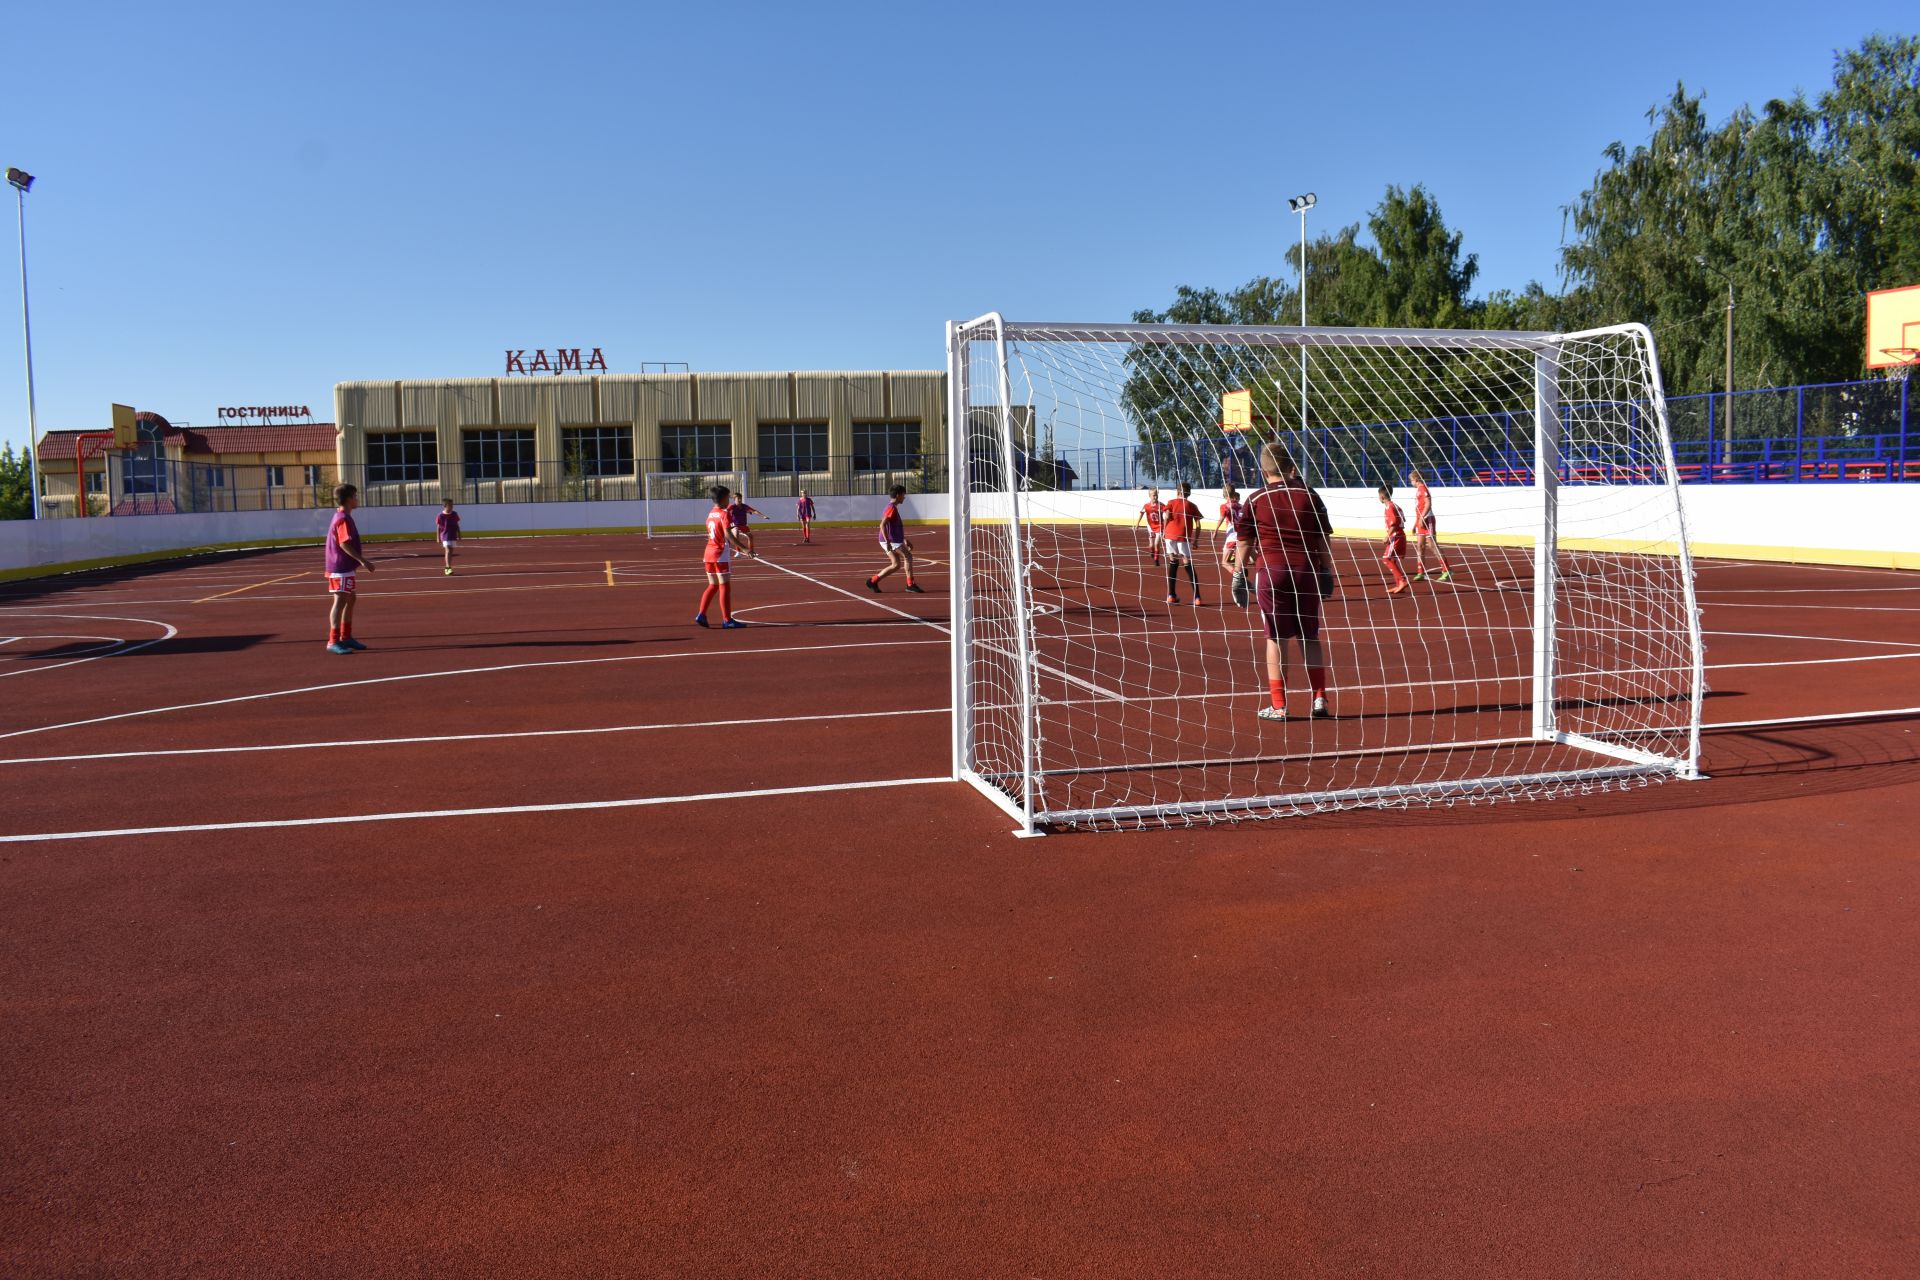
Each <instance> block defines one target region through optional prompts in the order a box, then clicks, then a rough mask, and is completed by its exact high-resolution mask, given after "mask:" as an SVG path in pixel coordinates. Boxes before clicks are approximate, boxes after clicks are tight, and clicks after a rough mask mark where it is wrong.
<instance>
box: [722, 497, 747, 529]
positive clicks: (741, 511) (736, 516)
mask: <svg viewBox="0 0 1920 1280" xmlns="http://www.w3.org/2000/svg"><path fill="white" fill-rule="evenodd" d="M727 523H728V524H730V525H732V526H733V527H734V528H736V529H744V528H746V527H747V504H746V503H744V502H736V503H734V504H733V505H732V506H730V507H728V508H727Z"/></svg>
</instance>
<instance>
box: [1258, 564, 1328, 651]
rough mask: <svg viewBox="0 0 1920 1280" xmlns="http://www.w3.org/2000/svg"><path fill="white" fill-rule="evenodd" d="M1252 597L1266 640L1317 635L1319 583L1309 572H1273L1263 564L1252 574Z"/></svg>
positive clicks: (1318, 631)
mask: <svg viewBox="0 0 1920 1280" xmlns="http://www.w3.org/2000/svg"><path fill="white" fill-rule="evenodd" d="M1254 599H1256V600H1257V601H1258V602H1259V604H1260V619H1261V621H1263V622H1265V623H1266V624H1267V638H1268V639H1269V640H1291V639H1293V638H1294V637H1295V636H1298V637H1299V638H1300V639H1302V640H1317V639H1319V638H1320V583H1319V580H1318V579H1316V578H1315V577H1314V575H1313V574H1312V573H1311V572H1308V573H1287V572H1285V571H1284V570H1282V571H1280V572H1278V573H1276V572H1274V571H1272V570H1270V569H1268V568H1266V567H1265V566H1262V567H1261V569H1260V571H1259V573H1258V575H1257V576H1256V577H1255V578H1254Z"/></svg>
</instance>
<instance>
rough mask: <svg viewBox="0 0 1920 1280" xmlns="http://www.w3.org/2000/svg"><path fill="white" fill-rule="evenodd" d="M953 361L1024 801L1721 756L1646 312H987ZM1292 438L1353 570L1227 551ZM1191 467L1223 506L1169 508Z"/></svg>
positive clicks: (1322, 804)
mask: <svg viewBox="0 0 1920 1280" xmlns="http://www.w3.org/2000/svg"><path fill="white" fill-rule="evenodd" d="M947 369H948V396H949V405H948V428H949V449H950V466H949V475H950V476H951V485H952V490H953V512H952V527H951V535H952V579H951V581H952V586H951V592H952V599H951V606H952V618H953V628H952V631H953V650H952V652H953V664H952V680H953V690H952V693H953V706H954V717H953V772H954V775H955V777H957V778H960V779H963V780H965V781H968V782H970V783H971V784H973V785H974V786H975V787H977V788H978V789H979V790H980V791H981V792H982V793H984V794H985V795H987V796H988V797H989V798H991V799H992V800H993V801H994V802H995V803H996V804H998V805H999V806H1000V807H1001V808H1003V809H1004V810H1006V812H1007V813H1009V814H1010V815H1011V816H1012V817H1014V818H1015V819H1016V820H1017V822H1018V823H1019V827H1020V830H1021V831H1022V832H1023V833H1028V834H1033V833H1038V832H1039V831H1041V830H1044V829H1047V828H1052V827H1112V826H1142V825H1160V824H1170V823H1193V822H1212V821H1234V820H1241V819H1247V818H1260V817H1277V816H1285V815H1293V814H1305V813H1314V812H1321V811H1325V810H1330V809H1344V808H1352V807H1360V806H1393V805H1407V804H1434V803H1455V802H1474V801H1482V800H1493V799H1502V798H1521V797H1545V796H1554V795H1561V794H1567V793H1580V792H1586V791H1592V790H1596V789H1602V788H1610V787H1619V786H1628V785H1637V784H1644V783H1648V782H1653V781H1658V780H1661V779H1665V778H1675V777H1678V778H1696V777H1698V776H1699V761H1700V713H1701V702H1702V698H1703V697H1704V693H1705V682H1704V666H1703V660H1702V648H1701V638H1700V620H1699V610H1698V607H1697V603H1696V600H1695V594H1694V580H1693V565H1692V560H1691V556H1690V553H1689V551H1688V546H1687V536H1686V523H1685V516H1684V513H1683V511H1682V506H1681V498H1680V488H1679V484H1678V477H1677V475H1676V472H1675V467H1674V461H1673V450H1672V444H1671V439H1670V435H1669V432H1668V424H1667V412H1666V400H1665V396H1664V393H1663V391H1662V389H1661V382H1660V369H1659V363H1658V357H1657V355H1656V353H1655V350H1654V344H1653V339H1652V335H1651V334H1650V333H1649V332H1648V331H1647V329H1646V328H1645V327H1644V326H1640V325H1617V326H1611V327H1608V328H1601V329H1594V330H1589V331H1584V332H1578V333H1516V332H1503V331H1477V330H1412V329H1402V330H1387V329H1380V330H1373V329H1339V328H1290V327H1289V328H1280V327H1273V328H1268V327H1255V326H1209V325H1148V324H1111V325H1088V324H1039V323H1010V322H1007V321H1005V320H1003V319H1002V318H1001V317H1000V316H998V315H987V316H982V317H980V318H979V319H977V320H972V321H968V322H966V323H964V324H949V325H948V327H947ZM1269 445H1271V446H1275V447H1276V449H1277V450H1278V452H1276V453H1271V454H1266V455H1264V457H1263V454H1262V449H1263V447H1264V446H1269ZM1286 460H1290V461H1291V463H1292V464H1293V468H1294V478H1293V484H1294V485H1296V486H1298V485H1305V486H1306V487H1308V488H1309V489H1311V490H1312V491H1314V493H1316V494H1317V495H1318V498H1319V501H1320V503H1321V505H1322V507H1323V508H1324V510H1325V513H1326V523H1327V524H1328V525H1329V526H1330V530H1331V536H1330V538H1329V539H1328V540H1327V542H1326V544H1325V545H1326V546H1327V547H1328V548H1329V550H1330V556H1331V565H1332V569H1333V571H1334V572H1333V575H1332V581H1327V580H1326V576H1325V575H1324V574H1321V575H1309V576H1308V577H1305V578H1298V579H1296V578H1294V577H1290V576H1289V574H1293V573H1297V572H1301V571H1299V570H1293V569H1289V568H1287V567H1286V566H1285V565H1283V564H1280V563H1279V562H1277V561H1276V562H1275V563H1274V564H1273V565H1271V566H1268V567H1262V565H1261V563H1260V554H1261V553H1260V551H1259V550H1258V549H1254V548H1244V549H1242V550H1244V551H1246V555H1245V556H1244V557H1242V558H1240V559H1238V560H1235V561H1233V562H1232V564H1233V565H1236V566H1238V567H1239V568H1241V569H1243V570H1245V569H1250V570H1251V572H1250V574H1249V575H1248V576H1247V577H1246V578H1244V579H1239V580H1236V577H1235V575H1234V572H1233V569H1232V568H1231V567H1229V562H1228V561H1226V560H1225V559H1224V558H1223V557H1224V554H1225V552H1226V550H1227V547H1226V543H1227V542H1228V538H1227V534H1228V531H1229V530H1230V529H1231V528H1233V527H1234V525H1235V524H1236V523H1237V522H1236V521H1235V520H1234V519H1232V518H1231V517H1232V516H1233V515H1234V514H1236V512H1237V509H1234V508H1230V507H1229V505H1228V503H1229V495H1228V492H1227V490H1228V486H1233V487H1234V488H1236V489H1237V490H1238V494H1239V498H1240V499H1241V500H1242V501H1244V500H1245V499H1246V498H1247V496H1248V495H1249V493H1250V492H1253V491H1256V490H1257V489H1258V488H1259V487H1260V486H1261V485H1262V483H1263V480H1262V474H1261V473H1262V470H1263V467H1262V465H1261V464H1262V462H1263V461H1266V462H1268V463H1272V462H1274V461H1286ZM1416 475H1417V477H1418V480H1419V482H1420V486H1416ZM1181 485H1185V486H1187V487H1188V495H1187V498H1186V501H1189V502H1191V503H1193V504H1196V505H1197V507H1198V515H1199V519H1198V520H1197V521H1194V520H1191V519H1186V520H1185V523H1187V524H1188V526H1189V527H1188V528H1187V529H1185V530H1181V532H1184V533H1186V535H1187V536H1186V537H1185V538H1184V539H1178V540H1172V541H1169V540H1167V539H1162V538H1158V537H1155V536H1154V535H1153V534H1152V533H1151V532H1150V528H1149V523H1148V521H1147V519H1146V516H1147V514H1148V513H1147V512H1146V510H1145V508H1146V507H1148V506H1149V505H1150V504H1151V503H1152V501H1153V500H1154V498H1155V496H1156V491H1157V498H1158V500H1159V502H1160V503H1162V504H1166V503H1170V502H1173V501H1174V500H1176V498H1178V497H1179V496H1180V492H1181V491H1180V488H1179V487H1180V486H1181ZM1380 485H1385V486H1388V488H1389V489H1390V490H1391V492H1390V493H1389V494H1388V495H1387V496H1386V497H1385V499H1384V500H1383V498H1382V497H1381V495H1380V494H1379V493H1378V492H1377V486H1380ZM1422 488H1424V494H1425V496H1424V498H1423V497H1422V496H1421V493H1422ZM1279 496H1280V495H1275V494H1270V495H1267V496H1266V497H1265V498H1263V499H1261V500H1260V501H1261V502H1262V503H1264V504H1267V509H1271V507H1272V505H1273V503H1274V501H1275V500H1276V499H1277V498H1278V497H1279ZM1294 496H1295V497H1298V495H1294ZM1309 509H1310V508H1309ZM1180 511H1181V512H1182V513H1188V512H1191V511H1192V508H1187V507H1183V508H1180ZM1402 513H1403V515H1404V527H1405V529H1406V531H1407V533H1408V535H1409V538H1408V541H1407V543H1406V544H1405V547H1404V555H1396V554H1395V544H1394V542H1393V540H1392V538H1391V537H1390V536H1389V533H1388V529H1389V526H1390V524H1391V523H1392V521H1393V519H1394V516H1395V514H1402ZM1428 513H1431V516H1432V521H1431V524H1429V523H1428V522H1427V521H1425V520H1422V519H1421V518H1420V517H1421V516H1425V515H1427V514H1428ZM1316 523H1317V522H1316ZM1196 526H1197V527H1196ZM1173 532H1174V526H1172V525H1169V526H1168V527H1167V533H1168V535H1169V538H1171V535H1172V534H1173ZM1423 532H1424V533H1426V536H1425V537H1420V536H1417V535H1419V534H1421V533H1423ZM1270 540H1272V541H1276V542H1277V541H1278V540H1273V539H1270ZM1182 550H1184V551H1186V552H1187V556H1186V558H1185V559H1184V560H1181V559H1179V558H1178V557H1177V555H1175V554H1173V553H1177V552H1179V551H1182ZM1235 554H1236V555H1239V554H1240V553H1239V552H1236V553H1235ZM1274 554H1276V555H1277V554H1279V552H1277V551H1276V552H1274ZM1249 562H1251V564H1250V563H1249ZM1421 569H1424V570H1425V572H1424V573H1423V574H1420V575H1419V576H1415V575H1416V573H1418V572H1419V571H1420V570H1421ZM1296 582H1311V583H1314V584H1315V586H1316V587H1317V589H1316V590H1312V591H1311V593H1310V594H1311V595H1320V594H1323V593H1324V594H1326V598H1325V599H1324V600H1323V601H1321V603H1320V604H1319V605H1318V607H1317V609H1315V608H1314V606H1312V605H1311V604H1308V603H1304V602H1305V601H1306V600H1308V598H1309V592H1308V590H1307V589H1302V590H1301V591H1297V592H1296V591H1295V590H1294V586H1295V584H1296ZM1397 582H1404V583H1405V585H1404V586H1401V587H1397V588H1396V587H1395V584H1396V583H1397ZM1236 599H1239V600H1240V601H1241V603H1236ZM1281 600H1288V601H1291V600H1300V601H1302V602H1303V603H1301V604H1300V605H1299V607H1298V609H1297V610H1296V609H1294V608H1282V607H1281V605H1280V604H1278V603H1276V601H1281ZM1263 606H1265V607H1263ZM1315 625H1317V626H1318V629H1319V636H1318V641H1317V644H1316V645H1315V646H1314V647H1312V648H1309V647H1307V646H1306V645H1304V644H1303V643H1302V640H1301V639H1300V638H1299V636H1298V635H1297V634H1295V633H1298V632H1302V631H1311V630H1312V629H1313V628H1314V626H1315ZM1276 632H1277V633H1278V634H1279V635H1280V636H1281V639H1280V640H1279V641H1277V642H1276V641H1274V640H1272V639H1270V636H1271V635H1273V634H1274V633H1276ZM1276 659H1277V662H1276ZM1316 660H1317V662H1316ZM1310 662H1316V665H1313V666H1309V665H1308V664H1309V663H1310ZM1276 670H1278V672H1279V675H1280V680H1279V685H1280V687H1279V689H1278V690H1276V689H1275V687H1274V681H1273V676H1274V673H1275V671H1276ZM1322 692H1324V693H1325V698H1324V702H1323V703H1318V702H1316V701H1315V698H1316V695H1318V694H1320V693H1322Z"/></svg>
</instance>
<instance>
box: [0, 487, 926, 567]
mask: <svg viewBox="0 0 1920 1280" xmlns="http://www.w3.org/2000/svg"><path fill="white" fill-rule="evenodd" d="M756 501H757V504H758V505H759V507H760V509H761V510H762V511H765V512H766V513H767V518H766V519H764V520H757V521H755V527H756V528H757V527H761V526H765V525H768V524H773V525H785V526H787V527H788V528H792V527H794V525H795V521H794V519H793V499H792V498H760V499H757V500H756ZM886 501H887V500H886V499H885V498H877V497H852V498H815V499H814V506H815V507H816V508H817V510H818V512H819V515H818V517H817V518H818V519H819V520H821V521H869V522H872V523H874V524H878V523H879V520H880V511H881V509H882V508H883V507H885V506H886ZM712 509H713V504H712V503H711V502H709V501H708V500H707V499H705V498H669V499H661V500H658V501H656V502H655V503H654V504H653V523H654V527H655V528H656V529H658V528H662V527H668V528H671V527H676V526H678V527H684V528H686V529H687V530H689V531H697V530H699V529H700V528H701V527H702V525H704V524H705V522H706V518H707V512H708V511H710V510H712ZM459 511H460V528H461V531H462V532H463V533H468V534H473V533H539V532H542V531H547V530H561V529H565V530H574V529H625V530H632V529H638V528H641V527H642V526H643V525H644V524H645V522H646V511H645V507H644V505H643V504H642V503H640V502H637V501H634V502H505V503H487V504H475V505H473V506H469V507H460V508H459ZM439 513H440V508H439V506H438V505H434V506H419V507H363V508H361V509H360V510H359V511H357V512H355V513H354V521H355V522H356V523H357V524H358V525H359V526H360V532H361V533H363V534H366V535H369V536H376V535H383V534H415V535H417V536H419V537H421V538H431V537H432V536H433V518H434V516H436V515H438V514H439ZM905 514H906V517H907V519H908V520H909V521H919V522H921V523H923V524H924V523H926V522H927V521H930V520H931V521H943V520H945V519H946V518H947V495H946V494H944V493H931V494H928V493H923V494H911V495H909V496H908V498H907V505H906V513H905ZM332 518H333V513H332V511H330V510H309V511H222V512H212V513H208V514H205V515H170V516H99V517H94V518H86V519H78V518H69V519H61V520H0V572H4V571H6V570H9V569H24V568H27V567H29V566H33V565H79V564H90V563H95V562H98V561H103V560H115V559H121V558H125V557H131V556H141V555H151V554H153V553H155V552H166V551H187V550H193V549H196V548H204V547H222V546H247V545H257V544H262V543H271V542H281V541H289V540H293V541H297V540H300V539H310V540H311V541H312V542H313V544H314V546H315V548H316V553H315V554H316V555H317V554H318V551H317V548H318V547H319V545H320V543H321V542H322V541H323V540H324V538H325V537H326V532H327V522H328V521H329V520H331V519H332Z"/></svg>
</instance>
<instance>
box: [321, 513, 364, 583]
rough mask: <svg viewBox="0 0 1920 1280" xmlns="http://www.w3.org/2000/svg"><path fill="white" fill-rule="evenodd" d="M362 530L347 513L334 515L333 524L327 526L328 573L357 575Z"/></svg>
mask: <svg viewBox="0 0 1920 1280" xmlns="http://www.w3.org/2000/svg"><path fill="white" fill-rule="evenodd" d="M359 554H360V530H359V528H358V527H357V526H356V525H355V524H354V523H353V517H352V516H350V515H348V514H347V513H346V512H345V511H335V512H334V513H333V523H332V524H330V525H328V526H327V572H328V573H356V572H358V571H359V568H360V561H359V560H358V559H356V557H357V556H358V555H359Z"/></svg>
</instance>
